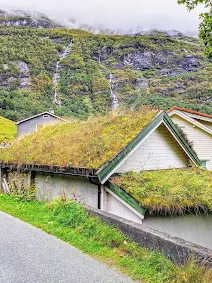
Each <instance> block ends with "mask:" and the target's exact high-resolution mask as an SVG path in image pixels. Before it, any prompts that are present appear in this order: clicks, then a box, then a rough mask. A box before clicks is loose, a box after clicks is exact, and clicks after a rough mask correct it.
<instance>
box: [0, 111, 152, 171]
mask: <svg viewBox="0 0 212 283" xmlns="http://www.w3.org/2000/svg"><path fill="white" fill-rule="evenodd" d="M157 113H158V110H156V109H149V108H142V109H140V111H137V112H135V111H124V112H122V111H118V112H114V113H110V114H108V115H106V116H104V117H93V118H90V119H89V120H88V121H86V122H82V121H81V122H79V121H76V122H74V121H73V122H72V123H62V124H57V125H53V126H46V127H44V128H42V129H41V130H40V131H37V132H36V133H34V134H32V135H28V136H25V137H24V138H22V139H20V140H17V141H16V142H15V143H13V145H12V146H11V147H10V148H9V149H7V150H2V151H1V157H0V160H1V161H4V162H11V163H12V162H14V163H19V164H20V163H22V164H44V165H59V166H75V167H86V168H96V169H97V168H99V167H101V166H102V165H103V163H105V162H107V161H108V160H109V159H111V158H112V157H113V156H114V155H115V154H117V153H118V152H119V151H120V150H121V149H123V148H124V147H125V146H126V145H127V144H128V143H129V142H130V141H131V140H132V139H133V138H135V137H136V135H137V134H138V133H139V132H140V131H141V130H142V129H143V128H144V127H145V126H146V125H147V124H148V123H149V122H150V121H151V120H152V119H153V118H154V117H155V115H156V114H157ZM35 144H36V147H35Z"/></svg>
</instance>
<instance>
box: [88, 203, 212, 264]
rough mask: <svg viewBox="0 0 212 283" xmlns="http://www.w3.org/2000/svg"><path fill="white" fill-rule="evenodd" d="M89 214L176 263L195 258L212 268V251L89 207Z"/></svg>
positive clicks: (183, 262)
mask: <svg viewBox="0 0 212 283" xmlns="http://www.w3.org/2000/svg"><path fill="white" fill-rule="evenodd" d="M86 209H87V210H88V212H89V213H90V214H92V215H95V216H97V217H98V218H100V220H102V221H104V222H106V223H107V224H110V225H113V226H115V227H116V228H118V230H120V231H121V232H122V233H123V234H125V235H127V236H128V237H129V238H130V239H131V240H133V241H134V242H136V243H138V244H139V245H140V246H142V247H146V248H149V249H151V250H158V251H160V252H162V253H163V254H164V255H166V256H167V257H168V258H170V259H172V260H173V261H174V262H176V263H180V264H185V263H186V262H187V261H188V259H189V258H190V257H191V256H193V257H194V258H195V259H196V260H197V261H198V262H200V263H201V264H203V263H205V264H207V265H208V266H210V267H212V250H210V249H207V248H203V247H201V246H197V245H194V244H192V243H190V242H186V241H184V240H181V239H178V238H175V237H172V236H169V235H168V234H166V233H162V232H159V231H156V230H153V229H151V228H148V227H146V226H145V225H140V224H137V223H134V222H132V221H128V220H126V219H124V218H120V217H117V216H114V215H112V214H110V213H107V212H103V211H100V210H95V209H93V208H90V207H87V208H86Z"/></svg>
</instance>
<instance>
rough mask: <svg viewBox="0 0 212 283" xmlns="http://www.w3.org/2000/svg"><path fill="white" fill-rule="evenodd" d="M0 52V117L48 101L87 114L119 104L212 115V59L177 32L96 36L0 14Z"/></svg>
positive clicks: (16, 115)
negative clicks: (211, 60) (176, 108)
mask: <svg viewBox="0 0 212 283" xmlns="http://www.w3.org/2000/svg"><path fill="white" fill-rule="evenodd" d="M0 54H1V56H0V116H4V117H6V118H9V119H12V120H19V119H22V118H25V117H28V116H29V115H33V114H36V113H38V112H41V111H44V110H48V108H50V107H54V108H55V112H56V114H58V115H61V116H74V117H76V118H82V119H84V118H87V117H88V116H89V115H91V114H96V113H105V112H107V111H109V110H111V108H112V107H114V108H115V107H117V106H118V105H120V106H127V107H128V106H132V105H134V106H136V107H139V106H140V105H143V104H146V105H153V106H159V107H163V108H164V109H168V108H169V107H171V106H173V105H178V106H181V107H188V108H191V109H194V110H199V111H204V112H206V113H210V114H211V113H212V63H211V62H210V61H209V60H207V59H206V58H205V57H204V50H203V46H202V45H201V42H200V41H199V40H198V39H194V38H190V37H186V36H183V35H182V34H180V33H177V32H175V33H173V34H167V33H162V32H156V31H155V32H151V33H149V34H144V35H139V34H136V35H131V36H130V35H128V36H127V35H126V36H119V35H108V36H107V35H94V34H91V33H89V32H86V31H82V30H69V29H66V28H64V27H60V26H59V25H57V24H56V23H53V22H52V21H50V20H48V19H47V18H45V17H44V16H41V17H40V18H39V19H36V20H34V19H32V18H30V16H28V15H21V16H14V15H7V14H5V13H3V12H1V13H0ZM117 100H118V101H117Z"/></svg>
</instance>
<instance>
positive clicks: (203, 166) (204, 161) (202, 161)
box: [201, 160, 208, 169]
mask: <svg viewBox="0 0 212 283" xmlns="http://www.w3.org/2000/svg"><path fill="white" fill-rule="evenodd" d="M201 163H202V164H201V166H202V168H205V169H207V165H208V164H207V163H208V160H201Z"/></svg>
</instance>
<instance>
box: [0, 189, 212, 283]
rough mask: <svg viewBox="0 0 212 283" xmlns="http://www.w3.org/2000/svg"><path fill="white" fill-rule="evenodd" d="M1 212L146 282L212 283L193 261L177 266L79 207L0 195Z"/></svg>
mask: <svg viewBox="0 0 212 283" xmlns="http://www.w3.org/2000/svg"><path fill="white" fill-rule="evenodd" d="M0 210H2V211H5V212H7V213H10V214H11V215H14V216H16V217H18V218H20V219H22V220H24V221H26V222H28V223H31V224H32V225H34V226H36V227H39V228H41V229H42V230H44V231H46V232H47V233H50V234H53V235H55V236H56V237H58V238H60V239H62V240H64V241H66V242H68V243H70V244H72V245H73V246H75V247H77V248H78V249H81V250H82V251H83V252H85V253H88V254H90V255H92V256H94V257H96V258H97V259H99V260H101V261H103V262H105V263H106V264H107V265H111V266H115V267H117V268H118V269H119V270H121V271H122V272H124V273H126V274H128V275H130V276H131V277H132V278H133V279H135V280H139V282H143V283H197V282H198V283H211V282H212V281H211V278H212V272H211V270H208V269H206V268H205V267H204V266H202V267H199V266H197V265H196V264H195V262H194V261H190V262H189V263H188V264H187V265H185V266H184V265H174V264H173V263H172V262H171V261H170V260H169V259H167V258H166V257H165V256H164V255H162V254H160V253H159V252H154V251H149V250H148V249H145V248H141V247H139V246H138V245H137V244H135V243H134V242H132V241H131V240H129V239H128V238H127V237H126V236H125V235H123V234H122V233H120V232H119V231H118V230H117V229H116V228H114V227H112V226H109V225H107V224H104V223H102V222H101V221H100V220H99V219H98V218H96V217H94V216H90V215H89V214H88V212H87V211H86V210H85V209H84V208H83V207H82V206H81V205H79V204H77V203H75V202H73V201H68V202H64V201H62V200H54V201H52V202H51V203H42V202H38V201H30V202H29V201H23V199H21V200H20V198H19V197H17V198H16V197H15V196H8V195H1V194H0Z"/></svg>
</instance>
